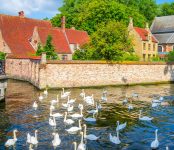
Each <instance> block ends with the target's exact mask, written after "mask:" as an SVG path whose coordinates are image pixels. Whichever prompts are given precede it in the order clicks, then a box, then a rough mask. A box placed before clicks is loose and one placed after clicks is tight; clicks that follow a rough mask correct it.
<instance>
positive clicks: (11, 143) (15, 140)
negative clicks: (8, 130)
mask: <svg viewBox="0 0 174 150" xmlns="http://www.w3.org/2000/svg"><path fill="white" fill-rule="evenodd" d="M16 132H18V131H17V130H16V129H15V130H13V139H8V140H7V142H5V146H6V147H9V146H13V145H15V143H16V142H17V137H16Z"/></svg>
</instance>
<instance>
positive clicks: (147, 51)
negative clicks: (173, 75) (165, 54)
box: [128, 18, 158, 61]
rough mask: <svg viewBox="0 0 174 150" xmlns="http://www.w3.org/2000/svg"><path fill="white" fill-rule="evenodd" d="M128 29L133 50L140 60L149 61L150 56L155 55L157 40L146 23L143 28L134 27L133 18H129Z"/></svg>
mask: <svg viewBox="0 0 174 150" xmlns="http://www.w3.org/2000/svg"><path fill="white" fill-rule="evenodd" d="M128 31H129V35H130V38H132V41H133V48H134V51H135V53H136V54H137V55H138V56H139V57H140V60H143V61H150V60H151V58H152V57H155V56H156V55H157V49H158V41H157V39H156V38H155V37H154V36H153V35H152V33H151V31H150V29H149V26H148V24H146V28H145V29H143V28H139V27H134V25H133V19H132V18H130V22H129V26H128Z"/></svg>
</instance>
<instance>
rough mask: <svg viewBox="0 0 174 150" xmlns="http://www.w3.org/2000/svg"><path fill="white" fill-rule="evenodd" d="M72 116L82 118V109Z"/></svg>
mask: <svg viewBox="0 0 174 150" xmlns="http://www.w3.org/2000/svg"><path fill="white" fill-rule="evenodd" d="M70 116H71V117H72V118H74V119H78V118H82V117H83V114H82V109H80V114H72V115H70Z"/></svg>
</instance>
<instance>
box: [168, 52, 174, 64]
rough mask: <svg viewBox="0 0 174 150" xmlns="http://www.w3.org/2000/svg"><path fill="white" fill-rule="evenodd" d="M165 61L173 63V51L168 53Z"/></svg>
mask: <svg viewBox="0 0 174 150" xmlns="http://www.w3.org/2000/svg"><path fill="white" fill-rule="evenodd" d="M167 61H169V62H173V61H174V51H170V52H169V54H168V55H167Z"/></svg>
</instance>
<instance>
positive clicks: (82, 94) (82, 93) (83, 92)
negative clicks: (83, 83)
mask: <svg viewBox="0 0 174 150" xmlns="http://www.w3.org/2000/svg"><path fill="white" fill-rule="evenodd" d="M84 94H85V90H84V89H82V92H81V93H80V97H84Z"/></svg>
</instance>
